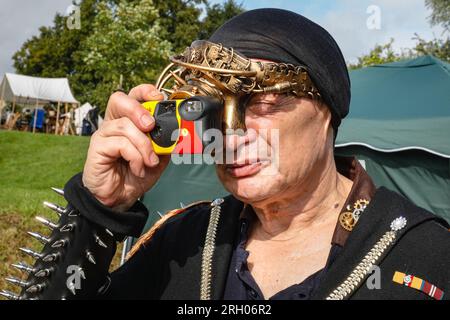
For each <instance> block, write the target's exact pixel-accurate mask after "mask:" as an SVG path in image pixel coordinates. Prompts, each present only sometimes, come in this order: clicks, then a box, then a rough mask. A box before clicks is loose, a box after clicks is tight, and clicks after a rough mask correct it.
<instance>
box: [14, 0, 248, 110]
mask: <svg viewBox="0 0 450 320" xmlns="http://www.w3.org/2000/svg"><path fill="white" fill-rule="evenodd" d="M141 2H143V4H141ZM73 3H74V4H75V5H78V6H79V7H80V13H81V28H80V29H72V30H69V29H68V28H67V26H66V21H67V18H66V17H64V16H62V15H59V14H57V15H56V16H55V18H54V22H53V25H52V26H50V27H42V28H40V29H39V35H37V36H34V37H32V38H31V39H29V40H27V41H26V42H24V44H23V45H22V47H21V48H20V49H19V50H18V51H17V52H16V53H15V54H14V56H13V60H14V66H15V68H16V71H17V73H20V74H25V75H32V76H41V77H66V76H67V77H69V81H70V84H71V87H72V89H73V92H74V95H75V97H76V98H77V99H78V100H79V101H81V102H85V101H89V102H93V103H95V104H98V105H99V106H100V107H103V108H104V107H105V105H106V104H105V102H106V100H107V98H108V96H109V94H110V93H111V90H113V89H115V88H116V87H117V84H118V81H119V80H118V79H119V77H120V75H123V76H124V80H125V82H124V87H125V89H127V88H129V87H130V86H133V85H136V84H137V83H139V82H141V81H142V82H149V81H152V80H154V78H155V75H156V74H157V73H159V72H160V71H161V66H162V64H163V62H164V63H167V62H168V59H167V52H168V51H170V53H171V54H173V53H176V52H181V51H183V50H184V48H185V47H186V46H188V45H189V44H190V43H191V42H192V41H193V40H195V39H199V38H207V37H209V35H210V34H211V33H212V32H213V31H214V30H215V29H216V28H217V27H219V26H220V25H221V24H222V23H223V22H224V21H225V20H227V19H228V18H231V17H232V16H233V15H235V14H237V13H240V12H241V11H242V10H243V8H242V6H241V5H237V4H236V3H235V2H234V1H232V0H227V1H226V2H225V3H223V4H216V5H210V4H209V3H208V0H170V1H167V0H153V1H151V2H150V1H144V0H77V1H75V0H74V2H73ZM138 6H140V8H141V9H142V10H144V11H142V12H136V11H135V9H136V8H137V7H138ZM128 8H129V9H128ZM145 10H149V12H147V11H145ZM128 11H129V12H132V14H126V12H128ZM135 13H136V15H135ZM127 20H129V21H127ZM115 24H117V26H115ZM147 32H148V34H146V33H147ZM140 41H142V43H141V42H140ZM150 41H151V46H150ZM146 46H147V47H146ZM144 48H145V49H146V51H145V50H144ZM144 51H145V52H146V54H144ZM119 60H123V61H119ZM150 61H151V63H150ZM104 73H105V74H104Z"/></svg>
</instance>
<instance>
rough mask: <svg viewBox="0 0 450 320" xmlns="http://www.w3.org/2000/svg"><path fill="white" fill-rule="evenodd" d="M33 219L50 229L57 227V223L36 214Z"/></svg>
mask: <svg viewBox="0 0 450 320" xmlns="http://www.w3.org/2000/svg"><path fill="white" fill-rule="evenodd" d="M35 219H36V220H37V221H39V222H40V223H42V224H43V225H44V226H46V227H48V228H50V229H51V230H53V229H55V228H58V225H57V224H55V223H53V222H51V221H50V220H47V219H45V218H43V217H39V216H36V217H35Z"/></svg>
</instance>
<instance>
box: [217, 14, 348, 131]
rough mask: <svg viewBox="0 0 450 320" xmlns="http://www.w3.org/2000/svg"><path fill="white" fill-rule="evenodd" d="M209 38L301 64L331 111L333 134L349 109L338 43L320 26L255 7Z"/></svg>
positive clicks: (249, 52) (253, 55)
mask: <svg viewBox="0 0 450 320" xmlns="http://www.w3.org/2000/svg"><path fill="white" fill-rule="evenodd" d="M209 40H210V41H211V42H215V43H222V44H223V45H224V46H225V47H232V48H234V49H235V50H236V51H238V52H240V53H241V54H243V55H245V56H246V57H248V58H254V59H265V60H270V61H274V62H283V63H291V64H294V65H301V66H304V67H305V68H306V69H307V71H308V73H309V76H310V77H311V79H312V80H313V82H314V84H315V85H316V87H317V89H318V90H319V92H320V94H321V96H322V100H323V101H324V102H325V103H326V105H327V106H328V108H329V109H330V111H331V115H332V123H331V124H332V126H333V128H334V131H335V135H336V132H337V128H338V127H339V125H340V123H341V119H343V118H344V117H345V116H346V115H347V114H348V112H349V106H350V78H349V75H348V71H347V66H346V63H345V60H344V57H343V55H342V52H341V50H340V49H339V46H338V45H337V43H336V41H335V40H334V39H333V37H332V36H331V35H330V34H329V33H328V31H326V30H325V29H324V28H322V27H321V26H319V25H318V24H316V23H314V22H312V21H311V20H309V19H307V18H305V17H303V16H302V15H299V14H297V13H294V12H291V11H287V10H282V9H256V10H251V11H247V12H244V13H242V14H240V15H238V16H236V17H234V18H232V19H230V20H228V21H227V22H226V23H225V24H224V25H222V26H221V27H220V28H219V29H217V31H216V32H215V33H214V34H213V35H212V36H211V37H210V39H209Z"/></svg>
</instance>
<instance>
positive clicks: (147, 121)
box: [141, 114, 153, 127]
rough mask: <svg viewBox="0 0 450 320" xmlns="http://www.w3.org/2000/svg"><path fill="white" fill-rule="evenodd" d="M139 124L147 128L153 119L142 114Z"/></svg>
mask: <svg viewBox="0 0 450 320" xmlns="http://www.w3.org/2000/svg"><path fill="white" fill-rule="evenodd" d="M141 123H142V125H143V126H144V127H149V126H150V125H151V124H152V123H153V119H152V117H150V116H149V115H148V114H143V115H142V116H141Z"/></svg>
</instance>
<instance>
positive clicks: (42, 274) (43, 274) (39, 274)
mask: <svg viewBox="0 0 450 320" xmlns="http://www.w3.org/2000/svg"><path fill="white" fill-rule="evenodd" d="M51 273H52V269H50V268H49V269H41V270H39V271H38V272H36V273H35V274H34V276H35V277H37V278H44V277H48V276H49V275H50V274H51Z"/></svg>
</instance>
